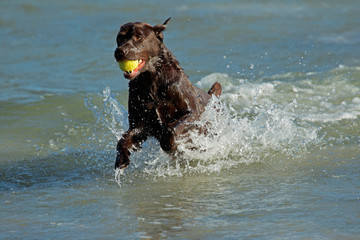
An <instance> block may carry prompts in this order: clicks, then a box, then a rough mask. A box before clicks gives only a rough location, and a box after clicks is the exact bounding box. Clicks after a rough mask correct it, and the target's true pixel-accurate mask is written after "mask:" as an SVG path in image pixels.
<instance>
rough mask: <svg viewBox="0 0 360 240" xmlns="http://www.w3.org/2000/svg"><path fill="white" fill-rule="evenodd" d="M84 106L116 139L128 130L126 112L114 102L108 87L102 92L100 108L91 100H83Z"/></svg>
mask: <svg viewBox="0 0 360 240" xmlns="http://www.w3.org/2000/svg"><path fill="white" fill-rule="evenodd" d="M85 106H86V107H87V108H88V109H89V110H91V111H92V113H93V115H94V117H95V119H96V121H97V122H100V123H101V124H102V125H104V126H105V127H106V128H108V129H109V130H110V131H111V132H112V133H113V134H114V135H115V136H116V137H117V139H120V138H121V135H122V134H123V133H124V132H125V130H126V129H128V127H129V124H128V120H127V115H128V114H127V110H126V109H125V107H124V106H123V105H121V104H120V103H119V102H118V101H117V100H116V98H115V95H114V94H113V93H111V90H110V88H109V87H107V88H105V89H104V91H103V105H102V107H98V106H97V105H95V104H94V103H93V99H92V98H89V99H88V98H86V99H85Z"/></svg>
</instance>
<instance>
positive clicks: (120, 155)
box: [115, 128, 146, 169]
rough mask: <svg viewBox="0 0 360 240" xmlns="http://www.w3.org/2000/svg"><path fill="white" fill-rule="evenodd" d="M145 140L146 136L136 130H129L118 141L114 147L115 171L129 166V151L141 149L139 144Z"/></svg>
mask: <svg viewBox="0 0 360 240" xmlns="http://www.w3.org/2000/svg"><path fill="white" fill-rule="evenodd" d="M145 140H146V136H144V135H143V134H142V131H141V130H140V129H138V128H135V129H129V130H128V131H127V132H126V133H125V134H123V136H122V138H121V139H120V140H119V141H118V144H117V147H116V161H115V169H117V168H120V169H122V168H126V167H127V166H128V165H129V164H130V155H131V152H130V151H131V150H133V151H136V150H137V149H139V148H140V147H141V143H142V142H143V141H145Z"/></svg>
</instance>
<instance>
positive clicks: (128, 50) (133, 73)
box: [114, 18, 170, 80]
mask: <svg viewBox="0 0 360 240" xmlns="http://www.w3.org/2000/svg"><path fill="white" fill-rule="evenodd" d="M169 20H170V18H169V19H167V20H166V21H165V22H164V24H159V25H156V26H151V25H149V24H147V23H144V22H129V23H127V24H125V25H123V26H121V28H120V31H119V33H118V35H117V38H116V43H117V48H116V49H115V52H114V56H115V59H116V61H117V62H119V63H121V62H124V61H127V60H132V61H136V62H135V65H133V66H132V67H131V68H129V69H131V70H124V77H125V78H128V79H130V80H133V79H134V78H136V77H137V76H138V75H139V74H140V73H142V72H144V71H146V70H147V69H149V68H150V67H151V66H150V64H151V63H150V62H151V59H152V58H153V57H155V56H159V53H160V50H161V46H162V44H163V33H162V32H163V31H164V30H165V28H166V24H167V23H168V22H169ZM128 62H130V61H128ZM132 63H134V62H132ZM134 67H135V69H133V68H134Z"/></svg>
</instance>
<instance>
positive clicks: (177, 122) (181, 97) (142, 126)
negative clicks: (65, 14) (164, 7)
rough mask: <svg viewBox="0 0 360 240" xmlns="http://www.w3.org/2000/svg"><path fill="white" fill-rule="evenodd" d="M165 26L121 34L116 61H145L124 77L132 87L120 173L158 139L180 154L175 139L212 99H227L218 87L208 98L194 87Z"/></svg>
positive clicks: (133, 27) (131, 28) (135, 26)
mask: <svg viewBox="0 0 360 240" xmlns="http://www.w3.org/2000/svg"><path fill="white" fill-rule="evenodd" d="M169 20H170V18H169V19H167V20H166V21H165V23H164V24H162V25H156V26H154V27H152V26H150V25H149V24H147V23H143V22H134V23H133V22H130V23H127V24H125V25H123V26H121V29H120V32H119V33H118V35H117V38H116V42H117V48H116V50H115V53H114V56H115V59H116V61H118V62H120V61H123V60H139V65H138V67H137V68H136V69H135V70H133V71H128V72H124V77H125V78H127V79H130V82H129V103H128V104H129V108H128V110H129V126H130V127H129V130H128V131H127V132H126V133H125V134H123V136H122V138H121V139H120V140H119V142H118V144H117V156H116V162H115V169H117V168H120V169H122V168H125V167H127V166H128V165H129V163H130V160H129V157H130V151H131V150H136V149H138V148H140V146H141V143H142V142H144V141H145V140H146V139H147V138H148V137H150V136H152V137H155V138H156V139H157V140H158V141H159V142H160V146H161V148H162V149H163V150H164V151H165V152H168V153H174V152H176V149H177V146H176V142H175V140H176V139H178V138H179V137H181V136H184V134H185V133H186V132H187V131H188V130H189V129H191V128H192V124H191V123H192V122H193V121H194V120H197V119H199V117H200V115H201V113H202V112H203V111H204V109H205V105H206V104H207V103H208V101H209V99H210V97H211V95H215V96H219V95H220V94H221V85H220V84H219V83H217V82H216V83H215V84H214V85H213V86H212V87H211V89H210V90H209V92H208V93H206V92H204V91H203V90H201V89H199V88H197V87H195V86H193V85H192V84H191V82H190V81H189V79H188V78H187V76H186V75H185V73H184V72H183V70H182V68H181V67H180V64H179V62H178V61H177V60H176V59H175V57H174V56H173V54H172V53H171V52H170V51H169V50H168V49H167V48H166V46H165V44H164V43H163V31H164V30H165V28H166V24H167V23H168V21H169Z"/></svg>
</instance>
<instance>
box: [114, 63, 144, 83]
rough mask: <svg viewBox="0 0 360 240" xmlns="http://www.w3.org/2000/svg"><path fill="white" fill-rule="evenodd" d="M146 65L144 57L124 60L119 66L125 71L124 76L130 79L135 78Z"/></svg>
mask: <svg viewBox="0 0 360 240" xmlns="http://www.w3.org/2000/svg"><path fill="white" fill-rule="evenodd" d="M144 66H145V60H144V59H136V60H122V61H119V67H120V69H121V70H122V71H123V72H124V77H125V78H127V79H130V80H133V79H135V78H136V77H137V76H139V74H140V70H141V69H142V68H143V67H144Z"/></svg>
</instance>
